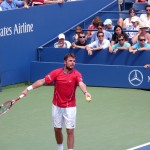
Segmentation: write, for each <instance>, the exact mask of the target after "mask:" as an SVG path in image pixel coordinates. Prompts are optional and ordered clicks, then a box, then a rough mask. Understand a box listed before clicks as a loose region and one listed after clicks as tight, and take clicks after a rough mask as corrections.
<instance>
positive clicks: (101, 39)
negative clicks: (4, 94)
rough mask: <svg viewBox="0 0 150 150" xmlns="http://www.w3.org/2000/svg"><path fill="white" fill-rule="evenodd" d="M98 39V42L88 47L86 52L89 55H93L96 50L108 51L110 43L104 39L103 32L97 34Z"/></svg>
mask: <svg viewBox="0 0 150 150" xmlns="http://www.w3.org/2000/svg"><path fill="white" fill-rule="evenodd" d="M97 37H98V40H96V41H94V42H92V43H90V44H89V45H86V50H87V51H88V54H89V55H92V54H93V51H95V50H102V49H108V48H109V46H110V41H109V40H107V39H104V33H103V32H102V31H98V32H97Z"/></svg>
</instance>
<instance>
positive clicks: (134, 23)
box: [126, 16, 139, 44]
mask: <svg viewBox="0 0 150 150" xmlns="http://www.w3.org/2000/svg"><path fill="white" fill-rule="evenodd" d="M131 23H132V25H129V26H127V28H126V30H130V32H126V33H127V35H128V37H129V41H130V43H131V44H132V38H133V37H134V35H136V34H137V32H138V31H139V17H137V16H134V17H132V19H131ZM132 30H133V31H137V32H132Z"/></svg>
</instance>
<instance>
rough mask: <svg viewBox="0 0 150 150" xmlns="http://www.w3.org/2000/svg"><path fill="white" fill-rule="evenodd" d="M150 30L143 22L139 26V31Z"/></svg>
mask: <svg viewBox="0 0 150 150" xmlns="http://www.w3.org/2000/svg"><path fill="white" fill-rule="evenodd" d="M144 28H145V29H146V28H149V27H148V26H147V25H146V24H145V23H143V22H141V23H140V25H139V29H144Z"/></svg>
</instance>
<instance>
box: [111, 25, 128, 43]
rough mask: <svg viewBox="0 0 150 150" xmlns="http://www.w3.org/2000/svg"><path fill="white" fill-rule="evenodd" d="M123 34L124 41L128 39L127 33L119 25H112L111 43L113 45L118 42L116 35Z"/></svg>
mask: <svg viewBox="0 0 150 150" xmlns="http://www.w3.org/2000/svg"><path fill="white" fill-rule="evenodd" d="M121 34H123V36H124V38H125V41H127V42H128V41H129V38H128V35H127V34H126V33H125V32H124V31H123V29H122V27H121V26H120V25H116V26H115V27H114V34H113V36H112V40H111V45H114V44H116V43H117V42H118V36H119V35H121Z"/></svg>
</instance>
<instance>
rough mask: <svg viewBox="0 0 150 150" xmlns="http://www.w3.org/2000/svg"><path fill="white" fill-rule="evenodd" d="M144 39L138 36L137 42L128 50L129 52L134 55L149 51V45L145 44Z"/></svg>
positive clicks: (142, 36)
mask: <svg viewBox="0 0 150 150" xmlns="http://www.w3.org/2000/svg"><path fill="white" fill-rule="evenodd" d="M145 41H146V38H145V36H144V35H142V34H140V35H139V36H138V42H137V43H136V44H134V45H133V46H131V47H130V48H129V51H130V52H131V53H133V54H135V53H136V52H138V51H144V50H150V44H148V43H146V42H145Z"/></svg>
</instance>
